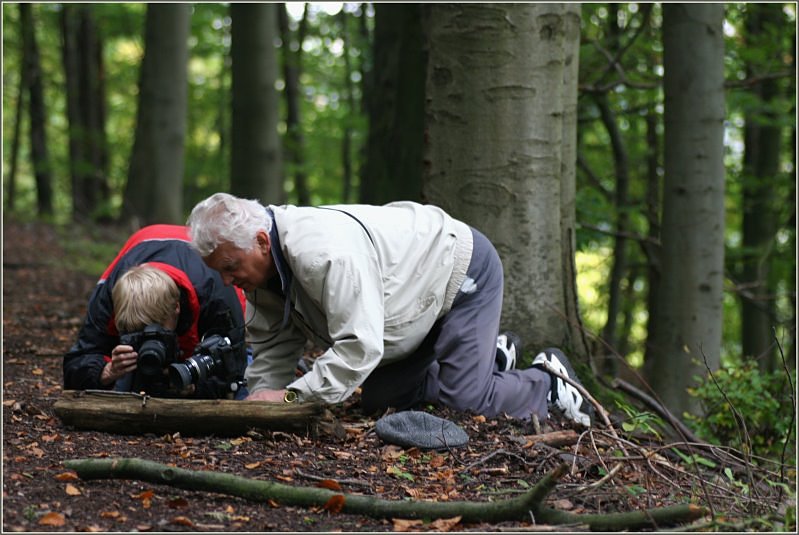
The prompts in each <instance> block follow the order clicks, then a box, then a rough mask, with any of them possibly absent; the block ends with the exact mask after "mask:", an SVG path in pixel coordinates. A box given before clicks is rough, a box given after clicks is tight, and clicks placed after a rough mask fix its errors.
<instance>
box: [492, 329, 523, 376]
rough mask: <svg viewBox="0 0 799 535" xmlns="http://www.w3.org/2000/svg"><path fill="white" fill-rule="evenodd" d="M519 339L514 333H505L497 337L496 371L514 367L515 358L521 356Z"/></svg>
mask: <svg viewBox="0 0 799 535" xmlns="http://www.w3.org/2000/svg"><path fill="white" fill-rule="evenodd" d="M521 346H522V343H521V339H520V338H519V336H518V335H516V334H515V333H512V332H510V331H505V332H503V333H502V334H500V335H499V336H497V369H498V370H499V371H501V372H506V371H508V370H512V369H514V368H515V367H516V360H517V357H521V355H522V347H521Z"/></svg>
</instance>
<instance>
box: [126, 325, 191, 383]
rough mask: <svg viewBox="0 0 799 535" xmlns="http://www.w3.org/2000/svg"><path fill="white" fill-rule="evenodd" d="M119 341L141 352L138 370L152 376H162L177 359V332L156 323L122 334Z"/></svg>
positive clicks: (137, 365)
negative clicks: (165, 369)
mask: <svg viewBox="0 0 799 535" xmlns="http://www.w3.org/2000/svg"><path fill="white" fill-rule="evenodd" d="M119 342H120V344H125V345H129V346H132V347H133V350H134V351H136V352H137V353H138V354H139V358H138V360H137V364H136V368H137V370H138V371H139V372H140V373H141V374H142V375H145V376H147V377H150V378H152V377H157V376H160V375H161V374H162V373H163V369H164V368H166V367H167V365H169V364H170V363H172V362H175V360H177V356H178V344H177V336H176V335H175V332H174V331H171V330H169V329H165V328H163V327H161V326H160V325H158V324H155V323H153V324H151V325H147V326H146V327H145V328H144V329H142V330H141V331H137V332H133V333H125V334H123V335H121V336H120V337H119Z"/></svg>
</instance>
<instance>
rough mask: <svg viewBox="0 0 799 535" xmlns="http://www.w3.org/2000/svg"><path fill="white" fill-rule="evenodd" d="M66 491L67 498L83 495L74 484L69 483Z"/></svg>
mask: <svg viewBox="0 0 799 535" xmlns="http://www.w3.org/2000/svg"><path fill="white" fill-rule="evenodd" d="M64 490H65V492H66V493H67V496H80V495H82V494H83V493H82V492H81V491H80V489H79V488H78V487H76V486H75V485H73V484H72V483H67V486H66V488H65V489H64Z"/></svg>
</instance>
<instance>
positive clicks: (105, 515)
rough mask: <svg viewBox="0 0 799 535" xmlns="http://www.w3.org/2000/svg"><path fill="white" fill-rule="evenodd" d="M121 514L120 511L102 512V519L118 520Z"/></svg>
mask: <svg viewBox="0 0 799 535" xmlns="http://www.w3.org/2000/svg"><path fill="white" fill-rule="evenodd" d="M119 514H120V513H119V511H102V512H100V518H117V517H119Z"/></svg>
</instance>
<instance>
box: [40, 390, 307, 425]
mask: <svg viewBox="0 0 799 535" xmlns="http://www.w3.org/2000/svg"><path fill="white" fill-rule="evenodd" d="M53 410H54V411H55V413H56V416H58V417H59V418H60V419H61V421H62V422H63V423H64V425H69V426H72V427H75V428H78V429H88V430H93V431H105V432H109V433H122V434H143V433H175V432H180V433H181V434H183V435H211V434H214V435H220V436H240V435H243V434H245V433H247V431H249V430H250V429H270V430H274V429H284V430H294V431H302V430H305V429H307V428H308V427H309V426H312V425H313V424H314V423H315V420H318V418H319V416H320V415H321V413H322V406H321V405H318V404H313V403H297V404H289V403H274V402H267V401H233V400H194V399H163V398H151V397H145V396H141V395H139V394H132V393H124V392H121V393H120V392H105V391H77V390H65V391H64V392H63V393H62V394H61V398H59V399H58V401H56V402H55V404H54V405H53Z"/></svg>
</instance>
